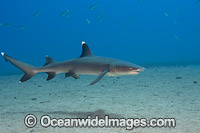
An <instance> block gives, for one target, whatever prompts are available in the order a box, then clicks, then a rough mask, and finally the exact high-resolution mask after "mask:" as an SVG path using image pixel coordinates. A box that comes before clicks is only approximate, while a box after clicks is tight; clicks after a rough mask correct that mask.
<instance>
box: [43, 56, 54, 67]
mask: <svg viewBox="0 0 200 133" xmlns="http://www.w3.org/2000/svg"><path fill="white" fill-rule="evenodd" d="M51 63H56V61H55V60H53V59H52V58H51V57H49V56H48V55H46V63H45V64H44V66H46V65H49V64H51Z"/></svg>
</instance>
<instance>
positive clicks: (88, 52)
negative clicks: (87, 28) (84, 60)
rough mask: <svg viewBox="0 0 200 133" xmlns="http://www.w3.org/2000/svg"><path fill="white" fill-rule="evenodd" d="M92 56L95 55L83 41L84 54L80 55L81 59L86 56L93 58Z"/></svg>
mask: <svg viewBox="0 0 200 133" xmlns="http://www.w3.org/2000/svg"><path fill="white" fill-rule="evenodd" d="M91 55H93V54H92V52H91V50H90V48H89V47H88V45H87V44H86V43H85V42H84V41H82V53H81V55H80V58H81V57H85V56H91Z"/></svg>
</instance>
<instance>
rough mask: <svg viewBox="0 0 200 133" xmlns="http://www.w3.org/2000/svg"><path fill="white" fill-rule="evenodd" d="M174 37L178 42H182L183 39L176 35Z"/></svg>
mask: <svg viewBox="0 0 200 133" xmlns="http://www.w3.org/2000/svg"><path fill="white" fill-rule="evenodd" d="M174 37H175V39H176V40H177V41H179V42H182V39H181V38H179V37H178V36H177V35H176V34H175V35H174Z"/></svg>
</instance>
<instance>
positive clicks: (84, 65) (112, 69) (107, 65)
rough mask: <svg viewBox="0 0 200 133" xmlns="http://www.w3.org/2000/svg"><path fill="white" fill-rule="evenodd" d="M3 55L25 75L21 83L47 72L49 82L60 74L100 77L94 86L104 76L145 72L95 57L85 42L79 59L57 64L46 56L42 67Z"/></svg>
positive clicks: (76, 76)
mask: <svg viewBox="0 0 200 133" xmlns="http://www.w3.org/2000/svg"><path fill="white" fill-rule="evenodd" d="M1 54H2V56H3V57H4V58H5V60H6V61H9V62H10V63H12V64H13V65H15V66H16V67H17V68H19V69H21V70H22V71H23V72H24V73H25V74H24V76H23V77H22V78H21V79H20V83H21V82H25V81H27V80H29V79H30V78H32V77H33V76H34V75H36V74H37V73H39V72H46V73H47V74H48V78H47V80H51V79H53V78H54V77H55V76H56V75H57V74H59V73H65V77H70V76H72V77H73V78H75V79H77V78H79V75H99V76H98V77H97V78H96V79H95V80H94V81H92V82H91V83H90V85H93V84H95V83H97V82H98V81H99V80H100V79H102V77H103V76H104V75H107V76H120V75H136V74H138V73H139V72H140V71H144V68H143V67H141V66H138V65H135V64H132V63H130V62H126V61H122V60H117V59H113V58H107V57H99V56H95V55H93V54H92V52H91V50H90V48H89V47H88V45H87V44H86V43H85V42H82V54H81V55H80V57H79V58H75V59H71V60H68V61H64V62H56V61H55V60H53V59H52V58H51V57H49V56H46V63H45V64H44V66H41V67H35V66H32V65H29V64H27V63H24V62H21V61H18V60H16V59H14V58H12V57H10V56H8V55H6V54H5V53H3V52H1Z"/></svg>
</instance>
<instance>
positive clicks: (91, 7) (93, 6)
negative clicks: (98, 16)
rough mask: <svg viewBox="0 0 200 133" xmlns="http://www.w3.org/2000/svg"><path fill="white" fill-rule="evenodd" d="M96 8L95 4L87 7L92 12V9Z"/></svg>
mask: <svg viewBox="0 0 200 133" xmlns="http://www.w3.org/2000/svg"><path fill="white" fill-rule="evenodd" d="M96 6H97V4H93V5H91V6H89V9H90V10H94V8H96Z"/></svg>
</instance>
